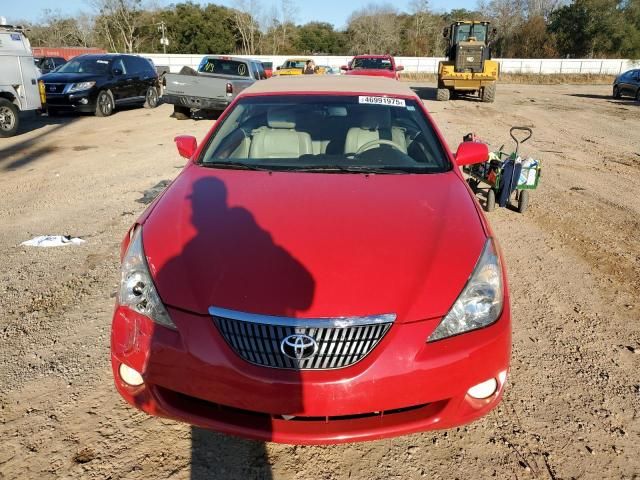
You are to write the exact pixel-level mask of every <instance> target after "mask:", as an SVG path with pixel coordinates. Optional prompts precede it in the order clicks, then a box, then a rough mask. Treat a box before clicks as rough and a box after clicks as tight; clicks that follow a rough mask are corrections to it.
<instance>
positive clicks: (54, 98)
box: [46, 90, 97, 113]
mask: <svg viewBox="0 0 640 480" xmlns="http://www.w3.org/2000/svg"><path fill="white" fill-rule="evenodd" d="M96 95H97V94H96V92H93V91H91V90H85V91H80V92H76V93H61V94H52V93H47V94H46V108H47V109H50V108H52V109H56V110H67V111H75V112H85V113H91V112H94V111H95V109H96Z"/></svg>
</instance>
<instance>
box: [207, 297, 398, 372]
mask: <svg viewBox="0 0 640 480" xmlns="http://www.w3.org/2000/svg"><path fill="white" fill-rule="evenodd" d="M209 314H210V315H211V316H212V317H213V320H214V322H215V324H216V326H217V327H218V330H219V331H220V333H221V334H222V336H223V337H224V339H225V340H226V342H227V343H228V344H229V346H230V347H231V348H232V349H233V350H234V351H235V352H236V353H237V354H238V355H239V356H240V357H242V358H243V359H244V360H246V361H248V362H250V363H253V364H255V365H260V366H264V367H271V368H286V369H293V370H326V369H335V368H344V367H348V366H350V365H353V364H355V363H357V362H359V361H360V360H362V359H363V358H364V357H366V356H367V355H368V354H369V353H370V352H371V351H372V350H373V349H374V348H375V346H376V345H377V344H378V343H379V342H380V340H382V338H383V337H384V336H385V334H386V333H387V332H388V331H389V329H390V328H391V325H392V324H393V322H394V320H395V315H394V314H385V315H372V316H367V317H349V318H323V319H296V318H288V317H272V316H265V315H255V314H249V313H243V312H236V311H231V310H226V309H222V308H217V307H211V308H210V309H209ZM297 341H298V343H299V345H298V343H296V342H297ZM297 347H299V348H297Z"/></svg>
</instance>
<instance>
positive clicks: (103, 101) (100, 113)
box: [96, 90, 115, 117]
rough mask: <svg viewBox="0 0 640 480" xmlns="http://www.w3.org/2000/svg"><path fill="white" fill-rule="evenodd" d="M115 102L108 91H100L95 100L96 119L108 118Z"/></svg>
mask: <svg viewBox="0 0 640 480" xmlns="http://www.w3.org/2000/svg"><path fill="white" fill-rule="evenodd" d="M114 107H115V102H114V100H113V95H112V94H111V92H110V91H109V90H101V91H100V93H98V98H97V99H96V117H108V116H109V115H111V114H112V113H113V109H114Z"/></svg>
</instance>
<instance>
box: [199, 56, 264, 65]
mask: <svg viewBox="0 0 640 480" xmlns="http://www.w3.org/2000/svg"><path fill="white" fill-rule="evenodd" d="M203 58H218V59H220V60H233V61H234V62H258V63H260V60H255V59H253V58H243V57H232V56H231V55H205V56H204V57H203Z"/></svg>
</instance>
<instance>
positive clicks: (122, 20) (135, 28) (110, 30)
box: [92, 0, 144, 53]
mask: <svg viewBox="0 0 640 480" xmlns="http://www.w3.org/2000/svg"><path fill="white" fill-rule="evenodd" d="M92 4H93V6H94V8H95V9H96V11H97V16H96V30H97V32H98V34H99V35H101V36H102V37H103V39H104V40H105V41H106V42H107V43H108V45H109V47H110V49H111V50H112V51H115V52H119V51H124V52H127V53H132V52H134V51H135V47H136V44H138V43H139V35H140V30H141V27H142V25H143V24H142V22H141V18H142V11H143V8H144V6H143V5H142V0H92Z"/></svg>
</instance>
